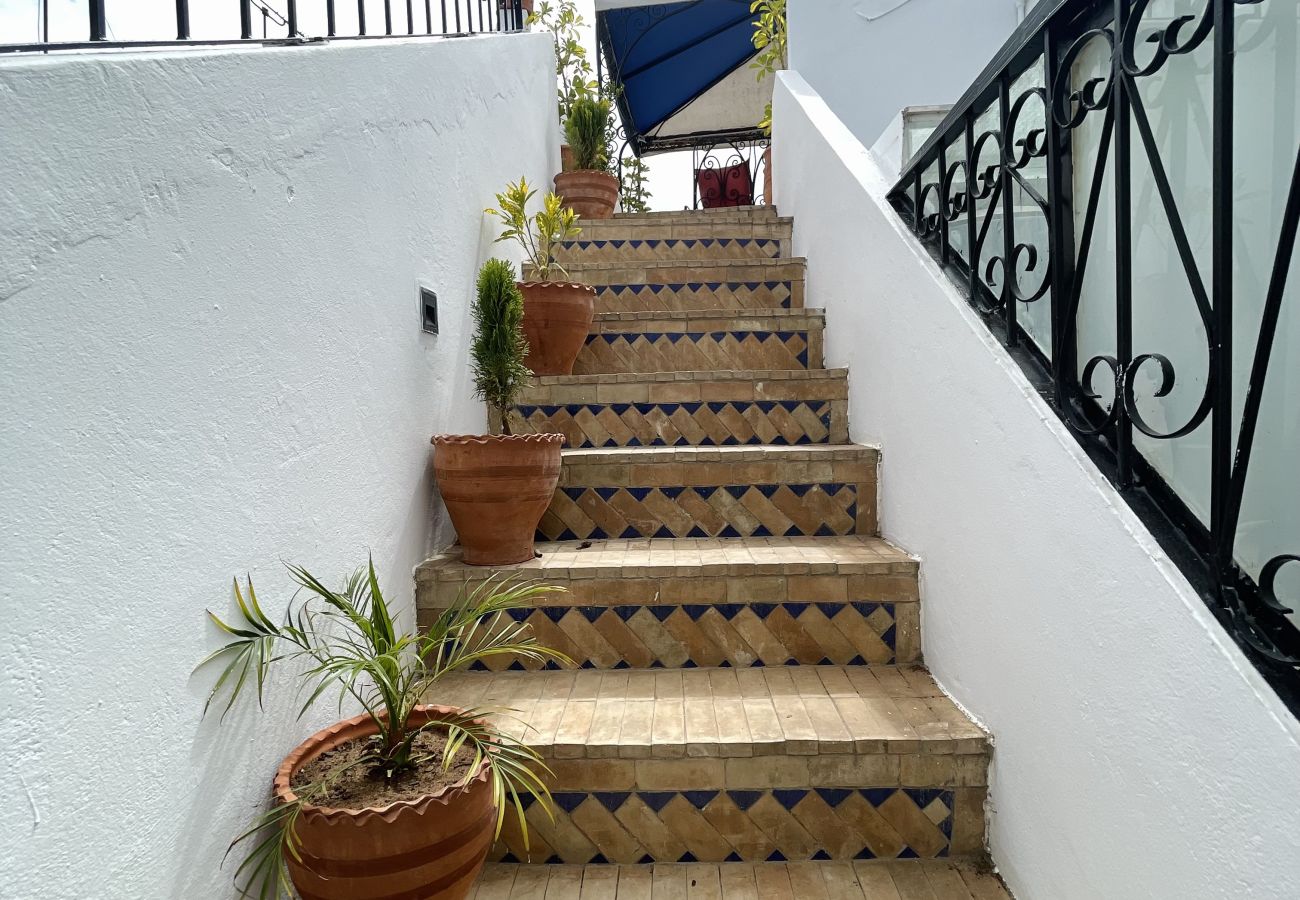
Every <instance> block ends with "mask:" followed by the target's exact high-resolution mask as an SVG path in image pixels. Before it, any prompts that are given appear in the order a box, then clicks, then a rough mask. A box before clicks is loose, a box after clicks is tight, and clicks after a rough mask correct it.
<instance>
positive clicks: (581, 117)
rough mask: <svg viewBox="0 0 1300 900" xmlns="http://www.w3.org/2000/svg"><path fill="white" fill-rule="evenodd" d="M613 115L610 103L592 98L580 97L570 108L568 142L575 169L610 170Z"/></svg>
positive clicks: (565, 135)
mask: <svg viewBox="0 0 1300 900" xmlns="http://www.w3.org/2000/svg"><path fill="white" fill-rule="evenodd" d="M609 114H610V102H609V101H608V100H606V99H605V98H603V97H601V98H597V97H593V96H591V95H590V94H584V95H582V96H580V97H578V99H576V100H574V101H573V105H572V106H570V107H569V117H568V118H567V119H565V120H564V138H565V140H566V141H568V142H569V148H570V149H571V150H572V151H573V164H574V168H576V169H579V170H581V169H594V170H596V171H597V172H607V171H608V170H609V148H608V143H609Z"/></svg>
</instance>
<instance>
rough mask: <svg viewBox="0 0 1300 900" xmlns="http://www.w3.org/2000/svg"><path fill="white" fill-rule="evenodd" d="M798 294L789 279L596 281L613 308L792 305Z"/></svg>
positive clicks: (605, 304)
mask: <svg viewBox="0 0 1300 900" xmlns="http://www.w3.org/2000/svg"><path fill="white" fill-rule="evenodd" d="M794 297H795V288H794V282H792V281H789V280H786V281H692V282H680V283H675V284H601V285H596V299H597V302H598V303H599V304H601V305H600V308H601V309H613V310H623V309H656V310H675V309H771V308H781V309H790V308H792V307H794V306H796V304H795V303H794ZM798 305H799V306H801V305H802V303H800V304H798Z"/></svg>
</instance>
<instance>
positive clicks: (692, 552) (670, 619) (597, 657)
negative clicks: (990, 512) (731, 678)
mask: <svg viewBox="0 0 1300 900" xmlns="http://www.w3.org/2000/svg"><path fill="white" fill-rule="evenodd" d="M537 549H538V551H539V552H540V553H541V554H542V555H541V558H540V559H535V560H532V561H530V562H526V563H520V564H519V565H515V566H506V567H501V568H492V567H487V568H485V567H480V566H467V565H465V564H464V563H463V562H461V558H460V548H459V547H452V548H451V549H449V550H447V551H445V552H444V553H442V554H440V555H439V556H436V557H434V558H433V559H430V560H428V561H427V562H424V563H422V564H421V565H420V566H419V567H417V568H416V571H415V582H416V604H417V607H418V614H419V617H420V621H421V623H422V624H427V623H428V622H429V621H430V620H431V619H432V618H433V617H434V616H436V615H437V614H438V612H439V611H441V610H443V609H446V608H447V607H448V606H451V605H452V604H454V603H455V602H456V600H457V598H458V597H459V596H461V594H462V591H464V590H465V589H466V588H467V586H470V587H472V586H473V585H476V584H478V583H480V582H481V581H482V580H484V579H486V578H489V577H494V576H503V575H507V576H508V575H514V576H524V577H527V578H530V579H533V578H535V579H540V580H542V581H544V582H546V583H547V584H552V585H555V586H556V587H559V588H563V589H564V591H563V592H557V593H554V594H551V595H549V596H547V597H544V598H541V599H539V600H538V602H537V604H536V607H535V608H534V609H530V610H520V611H518V612H517V613H515V614H514V615H513V618H514V620H515V621H523V622H527V623H529V625H531V627H532V629H533V633H534V634H536V635H537V637H538V639H539V640H541V641H542V643H544V644H545V645H547V646H549V647H554V648H556V649H558V650H561V651H563V652H564V653H566V654H568V656H569V657H570V658H572V659H573V660H574V662H575V664H577V665H580V666H582V667H583V668H597V669H624V668H634V669H643V668H656V667H668V668H683V667H684V668H694V667H703V666H717V667H737V668H748V667H758V666H784V665H791V664H803V665H813V664H818V663H821V664H835V665H849V664H852V665H863V664H867V665H888V664H892V663H915V662H917V661H918V660H919V659H920V633H919V632H920V616H919V612H918V609H917V599H918V588H917V562H916V560H915V559H913V558H911V557H910V556H908V555H907V554H906V553H904V552H903V551H901V550H899V549H898V548H896V547H893V546H891V545H890V544H888V543H887V542H885V541H883V540H881V539H880V538H875V537H866V536H858V535H854V536H850V537H821V538H817V537H813V538H781V539H776V538H740V539H736V540H721V539H718V540H713V539H682V540H667V539H662V540H638V541H623V540H613V541H594V542H592V543H591V546H589V547H583V546H582V544H581V543H578V542H566V543H547V544H539V545H538V546H537ZM550 666H551V667H554V664H553V663H552V664H550ZM477 668H479V669H492V670H495V671H504V670H512V669H520V668H532V669H535V668H541V666H540V665H538V664H536V663H532V662H528V663H521V662H519V661H517V660H514V659H513V658H507V657H498V658H495V659H491V660H488V661H487V662H486V663H485V664H483V665H480V666H478V667H477Z"/></svg>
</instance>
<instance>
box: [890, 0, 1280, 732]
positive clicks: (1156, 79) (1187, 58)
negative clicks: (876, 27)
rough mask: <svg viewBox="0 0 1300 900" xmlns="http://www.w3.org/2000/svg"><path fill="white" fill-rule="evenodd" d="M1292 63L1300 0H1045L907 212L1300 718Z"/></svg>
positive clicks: (924, 174) (929, 165)
mask: <svg viewBox="0 0 1300 900" xmlns="http://www.w3.org/2000/svg"><path fill="white" fill-rule="evenodd" d="M1298 47H1300V4H1298V3H1297V2H1296V0H1101V2H1099V0H1042V2H1040V3H1039V4H1038V6H1037V7H1036V8H1035V9H1034V10H1033V11H1032V12H1031V13H1030V15H1029V16H1028V17H1027V19H1026V21H1025V22H1024V23H1023V24H1022V25H1021V27H1020V28H1019V29H1018V30H1017V31H1016V33H1015V34H1014V35H1013V36H1012V37H1011V39H1010V40H1009V41H1008V42H1007V43H1006V45H1005V46H1004V47H1003V48H1002V50H1001V51H999V53H998V55H997V56H996V58H995V59H994V60H993V61H992V62H991V63H990V64H989V66H988V67H987V68H985V70H984V71H983V72H982V73H981V75H980V77H979V79H978V80H977V81H976V82H975V84H973V85H972V86H971V87H970V89H969V90H967V92H966V93H965V95H964V96H963V97H962V98H961V99H960V100H959V101H958V103H957V104H956V105H955V106H954V107H953V109H952V112H951V113H950V114H949V115H948V116H947V117H946V118H945V120H944V121H943V123H942V124H941V125H940V127H939V128H938V130H937V131H936V132H935V133H934V134H933V135H932V136H931V137H930V138H929V139H928V140H927V141H926V143H925V144H924V145H923V146H922V148H921V150H920V151H919V152H918V153H917V155H916V156H915V158H914V159H912V160H911V161H910V162H908V163H907V164H906V166H905V169H904V171H903V173H902V177H901V179H900V180H899V182H898V184H897V186H896V187H895V188H894V189H893V191H892V193H891V200H892V202H893V203H894V205H895V207H896V208H897V209H898V210H899V212H900V214H901V215H902V216H903V217H904V218H905V220H906V221H907V222H908V223H909V224H910V225H911V226H912V227H913V228H914V230H915V232H916V234H917V235H918V236H919V237H920V239H921V240H922V241H924V242H925V243H926V244H927V245H928V246H929V248H930V250H931V252H932V253H933V254H934V255H935V257H936V258H937V259H938V260H939V262H940V263H941V264H942V265H943V266H944V267H945V268H946V270H947V271H948V272H949V274H950V275H951V276H952V277H953V278H954V279H956V280H957V282H958V283H959V284H960V285H961V286H962V287H963V289H964V291H965V292H966V294H967V296H968V299H969V302H970V303H971V304H972V305H973V306H974V307H975V309H976V310H978V311H979V313H980V314H981V315H982V317H983V319H984V321H985V322H986V323H987V325H988V327H989V328H990V329H992V330H993V331H994V332H995V333H996V334H997V335H998V336H999V337H1000V338H1001V340H1002V341H1003V342H1004V344H1005V345H1006V346H1007V347H1008V348H1009V350H1010V351H1011V352H1012V354H1013V355H1014V356H1015V358H1016V359H1017V360H1018V361H1019V362H1020V363H1021V365H1022V366H1023V367H1024V369H1025V370H1026V371H1027V372H1028V373H1029V374H1030V376H1031V378H1032V379H1033V380H1035V382H1036V384H1037V385H1038V386H1039V387H1040V390H1041V391H1042V392H1043V394H1044V396H1045V397H1046V399H1047V400H1048V401H1049V402H1050V403H1051V404H1052V406H1053V407H1054V408H1055V410H1056V412H1057V414H1058V415H1059V416H1060V417H1061V419H1062V420H1064V422H1065V423H1066V424H1067V425H1068V426H1069V428H1070V429H1071V431H1072V432H1073V433H1074V434H1075V435H1076V436H1077V437H1078V439H1079V441H1080V442H1081V443H1082V444H1083V445H1084V447H1086V448H1087V450H1088V451H1089V453H1090V455H1091V457H1092V459H1093V460H1094V461H1095V462H1096V463H1097V464H1098V465H1099V466H1100V467H1101V468H1102V470H1103V471H1104V472H1105V473H1106V474H1107V476H1108V477H1109V478H1110V479H1111V480H1112V481H1113V482H1114V483H1115V485H1116V486H1117V487H1118V488H1119V489H1120V490H1121V491H1122V492H1123V494H1124V495H1125V496H1126V497H1127V498H1128V500H1129V502H1130V503H1131V504H1132V505H1133V507H1134V508H1135V509H1136V510H1137V511H1138V512H1139V513H1140V514H1141V515H1142V516H1143V518H1144V519H1145V520H1146V522H1147V523H1148V524H1149V525H1150V526H1151V528H1152V530H1153V531H1154V532H1155V534H1156V535H1157V537H1158V538H1159V539H1160V540H1161V542H1162V544H1164V546H1165V547H1166V548H1167V549H1168V550H1169V551H1170V552H1171V554H1172V555H1173V557H1174V558H1175V559H1176V560H1177V561H1178V563H1179V564H1180V566H1181V567H1182V568H1183V570H1184V571H1185V572H1186V574H1187V575H1188V576H1189V577H1190V578H1191V579H1192V581H1193V583H1194V584H1196V585H1197V587H1198V589H1200V590H1201V592H1202V594H1203V596H1204V597H1205V599H1206V601H1207V603H1208V604H1209V606H1210V608H1211V609H1212V610H1213V611H1214V612H1215V614H1216V615H1217V617H1218V618H1219V620H1220V621H1221V622H1222V623H1223V625H1224V626H1225V627H1226V628H1227V629H1228V630H1229V631H1230V633H1231V634H1232V635H1233V636H1234V637H1235V639H1236V640H1237V642H1238V643H1239V644H1240V646H1241V647H1242V648H1243V649H1244V650H1245V652H1246V653H1247V655H1248V656H1249V657H1250V658H1251V659H1252V660H1253V661H1254V662H1255V664H1256V665H1257V667H1258V668H1259V669H1260V670H1261V671H1262V672H1263V673H1264V674H1265V675H1266V677H1267V678H1268V679H1269V680H1270V682H1271V683H1272V684H1273V685H1274V687H1275V689H1276V690H1277V691H1278V693H1279V694H1280V695H1281V696H1282V697H1283V699H1284V700H1286V701H1287V703H1288V704H1289V705H1290V706H1291V708H1292V710H1293V711H1296V712H1297V713H1298V714H1300V630H1298V629H1297V624H1298V622H1300V619H1298V618H1297V615H1296V612H1295V611H1294V610H1293V605H1292V604H1293V603H1294V602H1295V601H1300V271H1296V270H1297V269H1300V264H1298V263H1297V262H1296V260H1295V247H1296V232H1297V223H1298V221H1300V55H1298V52H1297V48H1298ZM1097 569H1098V582H1099V584H1104V582H1105V580H1106V579H1107V578H1109V577H1110V573H1108V572H1107V561H1106V560H1104V559H1099V560H1097ZM1288 598H1289V599H1288Z"/></svg>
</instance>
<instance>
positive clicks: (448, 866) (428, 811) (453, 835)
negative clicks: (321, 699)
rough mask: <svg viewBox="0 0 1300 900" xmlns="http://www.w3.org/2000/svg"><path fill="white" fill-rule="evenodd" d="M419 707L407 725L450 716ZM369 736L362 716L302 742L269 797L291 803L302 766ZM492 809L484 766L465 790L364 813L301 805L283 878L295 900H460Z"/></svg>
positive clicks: (485, 839) (482, 851)
mask: <svg viewBox="0 0 1300 900" xmlns="http://www.w3.org/2000/svg"><path fill="white" fill-rule="evenodd" d="M452 711H453V710H452V709H451V708H450V707H445V706H419V707H416V709H415V711H414V712H413V713H412V719H413V721H417V722H426V721H428V720H429V719H430V718H432V717H434V716H436V715H439V714H444V713H447V712H452ZM374 733H375V727H374V723H373V722H371V720H370V717H369V716H366V715H360V716H354V717H353V718H351V719H347V720H345V721H343V722H339V723H338V724H337V725H334V726H332V727H330V728H327V729H325V730H324V731H320V732H317V733H316V734H314V735H312V736H311V737H309V738H308V739H307V740H305V741H303V742H302V743H301V744H300V745H298V748H297V749H296V750H294V751H293V752H292V753H290V754H289V756H288V757H286V758H285V760H284V762H283V763H282V764H281V765H280V770H279V771H278V772H277V773H276V775H275V797H276V799H277V800H278V801H279V802H281V803H285V802H290V801H292V800H294V799H295V795H294V793H293V790H292V789H291V788H290V785H291V784H292V781H293V776H294V774H295V773H297V772H298V770H299V769H301V768H302V767H303V766H304V765H306V764H307V762H308V761H310V760H312V759H315V758H316V757H317V756H319V755H320V754H322V753H324V752H325V751H327V750H331V749H333V748H334V747H337V746H339V745H340V744H343V743H346V742H347V741H350V740H353V739H355V738H362V737H368V736H370V735H372V734H374ZM495 827H496V809H495V807H494V806H493V803H492V788H491V785H490V784H489V782H488V773H487V767H486V766H485V767H484V768H483V769H482V771H480V772H479V773H478V776H477V777H476V778H475V779H474V780H473V781H471V782H470V784H469V785H468V786H466V787H460V788H445V789H443V790H441V791H439V792H438V793H436V794H430V795H427V796H424V797H420V798H419V799H417V800H402V801H399V802H397V803H390V804H389V805H387V806H383V807H375V808H369V809H331V808H328V807H321V806H312V805H306V806H304V807H303V811H302V815H301V816H300V818H299V820H298V825H297V834H298V838H299V840H300V841H301V842H302V846H301V856H302V860H301V862H299V861H297V860H294V859H292V857H291V858H290V859H289V860H288V863H289V877H290V878H291V879H292V881H293V886H294V887H295V888H297V890H298V894H299V895H300V896H301V897H302V900H434V898H437V900H461V898H464V897H466V896H468V894H469V892H470V890H471V889H472V888H473V886H474V880H475V879H476V878H477V877H478V873H479V870H481V869H482V868H483V862H484V860H485V859H486V858H487V853H488V850H489V848H490V847H491V846H492V840H493V834H494V831H495Z"/></svg>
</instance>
